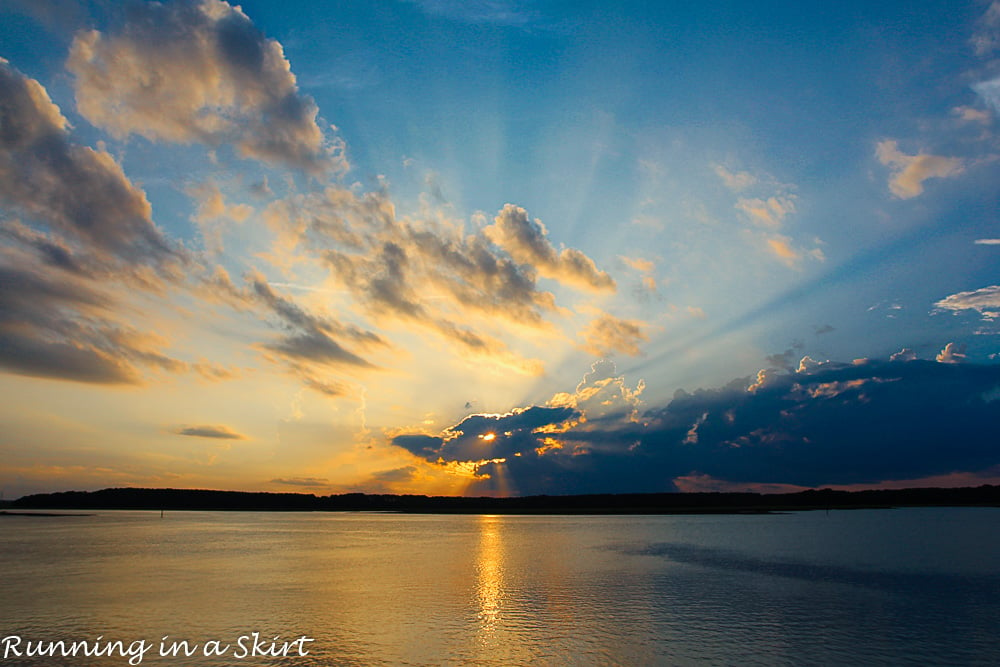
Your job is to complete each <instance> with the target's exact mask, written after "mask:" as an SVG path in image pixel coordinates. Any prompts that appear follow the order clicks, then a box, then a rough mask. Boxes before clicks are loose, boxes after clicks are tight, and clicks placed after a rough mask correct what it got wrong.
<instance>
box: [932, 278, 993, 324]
mask: <svg viewBox="0 0 1000 667" xmlns="http://www.w3.org/2000/svg"><path fill="white" fill-rule="evenodd" d="M934 307H935V308H940V309H941V310H952V311H960V310H975V311H978V312H979V313H981V314H982V315H983V316H984V317H987V318H990V319H995V318H997V317H1000V285H990V286H989V287H981V288H979V289H977V290H972V291H970V292H958V293H957V294H952V295H949V296H946V297H945V298H943V299H941V300H940V301H938V302H937V303H935V304H934Z"/></svg>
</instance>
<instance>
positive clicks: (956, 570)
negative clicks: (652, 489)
mask: <svg viewBox="0 0 1000 667" xmlns="http://www.w3.org/2000/svg"><path fill="white" fill-rule="evenodd" d="M998 520H1000V510H996V509H987V508H984V509H974V508H973V509H908V510H891V511H890V510H878V511H849V512H831V513H830V514H829V515H824V514H820V513H800V514H787V515H760V516H673V517H671V516H651V517H628V516H618V517H615V516H589V517H567V516H562V517H558V516H524V517H522V516H432V515H385V514H266V513H262V514H254V513H210V512H190V513H173V514H171V513H168V514H167V516H166V517H165V518H164V519H162V520H161V519H160V518H159V514H158V513H143V512H101V513H98V514H96V515H94V516H89V517H46V518H41V517H38V518H29V517H0V576H2V578H0V612H2V615H0V638H2V637H4V636H7V635H20V636H23V637H25V638H31V639H67V640H71V639H93V638H95V637H96V636H97V635H103V636H104V637H105V638H106V639H122V640H126V641H131V640H134V639H138V638H145V639H147V640H150V641H152V642H158V641H159V640H160V638H161V637H163V636H165V635H166V636H169V638H170V639H171V640H174V639H177V640H184V639H186V640H189V641H191V642H192V643H204V642H205V641H208V640H211V639H220V640H224V641H230V642H235V640H236V639H237V638H238V637H240V636H244V635H246V634H248V633H250V632H253V631H258V632H260V633H261V634H262V636H263V637H265V638H266V639H271V638H273V637H275V636H278V637H280V641H285V640H294V639H295V638H297V637H299V636H301V635H307V636H309V637H310V638H313V639H315V642H313V643H312V644H311V645H310V647H309V651H310V655H309V656H308V657H305V658H300V657H288V658H283V659H282V658H264V657H257V658H253V659H246V660H241V661H237V660H233V659H231V656H230V659H214V660H211V659H208V658H200V659H197V660H194V659H189V660H185V661H180V660H178V659H168V658H157V657H156V656H155V655H149V656H147V658H146V659H144V661H143V663H142V664H144V665H148V664H152V665H166V664H171V665H180V664H195V665H199V664H216V665H222V664H236V665H298V666H300V667H307V666H310V665H380V664H382V665H436V664H455V665H462V664H469V665H517V664H524V665H527V664H553V665H563V664H566V665H569V664H585V665H586V664H621V665H646V664H705V663H712V664H762V665H773V664H789V665H793V664H802V663H803V662H810V663H818V664H852V663H865V664H879V663H882V664H886V663H892V664H928V663H938V664H942V663H944V664H994V663H997V662H1000V646H998V640H997V639H996V632H995V619H996V618H1000V576H998V573H997V565H998V563H1000V531H998V530H997V528H998V527H1000V526H998ZM0 657H2V656H0ZM41 664H46V665H59V664H65V665H70V664H76V665H100V666H101V667H104V666H105V665H108V666H110V665H125V664H127V661H126V660H124V659H121V658H117V659H90V660H79V659H78V660H72V659H68V660H65V661H58V660H49V659H47V660H44V661H39V660H35V661H32V660H12V659H8V660H6V661H3V660H0V665H3V666H4V667H6V665H41Z"/></svg>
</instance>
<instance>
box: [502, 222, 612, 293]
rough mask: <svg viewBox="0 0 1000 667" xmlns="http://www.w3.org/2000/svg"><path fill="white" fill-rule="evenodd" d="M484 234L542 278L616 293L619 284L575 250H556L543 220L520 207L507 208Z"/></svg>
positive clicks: (592, 261)
mask: <svg viewBox="0 0 1000 667" xmlns="http://www.w3.org/2000/svg"><path fill="white" fill-rule="evenodd" d="M483 232H484V233H485V234H486V237H487V238H488V239H489V240H490V241H492V242H493V243H495V244H497V245H498V246H500V247H501V248H503V249H504V250H505V251H506V252H507V253H509V254H510V256H511V257H512V258H514V261H516V262H518V263H521V264H528V265H531V266H533V267H534V268H535V269H536V270H537V271H538V272H539V273H540V274H541V275H543V276H545V277H546V278H552V279H553V280H558V281H560V282H565V283H568V284H571V285H574V286H576V287H582V288H584V289H588V290H592V291H595V292H596V291H614V290H615V281H614V280H612V278H611V276H609V275H608V274H607V273H605V272H604V271H601V270H599V269H598V268H597V267H596V266H595V265H594V260H592V259H590V258H589V257H587V256H586V255H585V254H583V253H582V252H580V251H579V250H576V249H574V248H563V249H562V250H558V251H557V250H556V249H555V247H553V245H552V243H551V241H549V238H548V230H546V229H545V225H543V224H542V222H541V220H538V219H537V218H536V219H534V220H532V219H531V218H530V217H528V212H527V211H525V210H524V209H523V208H521V207H520V206H515V205H514V204H506V205H504V207H503V209H502V210H501V211H500V213H499V214H498V215H497V216H496V218H494V221H493V224H492V225H490V226H488V227H486V228H485V229H484V230H483Z"/></svg>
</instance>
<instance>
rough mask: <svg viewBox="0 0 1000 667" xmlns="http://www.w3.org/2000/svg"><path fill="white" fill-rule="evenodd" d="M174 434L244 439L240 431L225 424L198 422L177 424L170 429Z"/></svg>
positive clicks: (220, 438)
mask: <svg viewBox="0 0 1000 667" xmlns="http://www.w3.org/2000/svg"><path fill="white" fill-rule="evenodd" d="M170 432H171V433H173V434H175V435H187V436H191V437H195V438H214V439H217V440H246V436H245V435H243V434H242V433H238V432H237V431H234V430H233V429H232V428H230V427H228V426H226V425H225V424H200V425H196V426H186V425H185V426H177V427H175V428H173V429H171V431H170Z"/></svg>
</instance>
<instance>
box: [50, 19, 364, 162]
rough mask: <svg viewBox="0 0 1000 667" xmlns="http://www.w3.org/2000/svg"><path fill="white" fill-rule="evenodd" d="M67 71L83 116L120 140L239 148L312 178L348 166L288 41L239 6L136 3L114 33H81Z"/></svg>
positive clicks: (248, 153) (245, 152) (74, 45)
mask: <svg viewBox="0 0 1000 667" xmlns="http://www.w3.org/2000/svg"><path fill="white" fill-rule="evenodd" d="M66 67H67V69H69V71H70V72H72V73H73V74H74V75H75V77H76V78H75V86H76V99H77V108H78V110H79V112H80V113H81V114H82V115H83V116H84V117H85V118H87V120H89V121H90V122H91V123H93V124H94V125H96V126H98V127H101V128H103V129H105V130H107V131H109V132H111V133H112V134H113V135H115V136H117V137H120V138H124V137H127V136H129V135H131V134H136V135H140V136H143V137H146V138H147V139H150V140H153V141H170V142H179V143H193V142H200V143H205V144H208V145H210V146H218V145H220V144H223V143H232V144H234V145H235V146H236V148H237V150H238V151H239V152H240V153H241V154H242V155H244V156H246V157H252V158H256V159H260V160H264V161H268V162H272V163H280V164H286V165H291V166H294V167H299V168H302V169H306V170H308V171H310V172H314V173H319V172H323V171H327V170H330V169H335V168H343V167H346V163H345V161H344V159H343V156H342V155H341V154H340V153H339V152H337V151H336V150H335V148H334V147H333V146H332V145H330V144H329V143H328V142H326V141H325V139H324V136H323V132H322V131H321V130H320V127H319V125H317V123H316V114H317V107H316V104H315V103H314V102H313V100H312V98H310V97H308V96H307V95H303V94H301V93H300V92H299V91H298V87H297V84H296V80H295V76H294V75H293V74H292V72H291V68H290V65H289V63H288V60H287V59H286V58H285V55H284V52H283V50H282V48H281V45H280V44H279V43H278V42H277V41H275V40H273V39H269V38H267V37H265V36H264V35H263V34H262V33H261V32H260V30H258V29H257V28H256V27H255V26H254V25H253V23H252V22H251V21H250V19H249V18H248V17H247V16H246V14H244V13H243V11H242V10H241V9H240V8H239V7H238V6H236V7H234V6H231V5H229V4H228V3H226V2H222V1H221V0H200V1H198V2H195V1H187V0H181V1H179V2H172V3H165V4H161V3H158V2H149V3H143V4H141V5H135V6H133V7H131V11H130V12H129V21H128V23H126V24H125V25H124V26H122V27H121V28H120V30H118V31H117V32H114V33H101V32H98V31H96V30H91V31H86V32H81V33H79V34H78V35H77V36H76V38H75V39H74V40H73V44H72V47H71V48H70V55H69V59H68V60H67V63H66Z"/></svg>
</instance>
